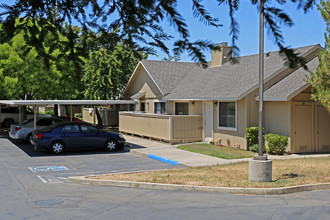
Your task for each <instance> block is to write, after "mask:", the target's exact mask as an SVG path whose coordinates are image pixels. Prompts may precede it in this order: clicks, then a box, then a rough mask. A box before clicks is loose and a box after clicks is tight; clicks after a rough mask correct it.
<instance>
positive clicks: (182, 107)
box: [175, 102, 189, 115]
mask: <svg viewBox="0 0 330 220" xmlns="http://www.w3.org/2000/svg"><path fill="white" fill-rule="evenodd" d="M175 114H176V115H189V103H184V102H176V103H175Z"/></svg>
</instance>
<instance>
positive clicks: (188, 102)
mask: <svg viewBox="0 0 330 220" xmlns="http://www.w3.org/2000/svg"><path fill="white" fill-rule="evenodd" d="M176 103H187V104H188V115H190V101H179V102H174V115H176V114H175V112H176V107H175V104H176Z"/></svg>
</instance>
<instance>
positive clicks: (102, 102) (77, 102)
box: [0, 100, 135, 129]
mask: <svg viewBox="0 0 330 220" xmlns="http://www.w3.org/2000/svg"><path fill="white" fill-rule="evenodd" d="M116 104H118V105H130V104H135V102H134V101H132V100H0V118H1V105H11V106H18V107H19V123H20V124H21V122H22V106H33V112H34V116H33V117H34V129H36V127H37V125H36V121H37V120H36V119H37V111H36V110H37V109H38V108H39V106H47V105H68V106H70V120H71V121H72V106H73V105H81V106H85V105H88V106H93V108H94V124H95V110H96V106H106V105H116ZM0 127H1V123H0Z"/></svg>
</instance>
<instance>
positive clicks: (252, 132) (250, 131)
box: [245, 127, 264, 147]
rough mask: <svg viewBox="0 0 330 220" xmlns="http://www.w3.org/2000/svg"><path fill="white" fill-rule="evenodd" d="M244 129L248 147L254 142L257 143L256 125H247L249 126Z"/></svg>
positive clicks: (257, 131) (257, 130) (257, 132)
mask: <svg viewBox="0 0 330 220" xmlns="http://www.w3.org/2000/svg"><path fill="white" fill-rule="evenodd" d="M245 131H246V133H245V139H246V142H247V145H248V146H249V147H250V146H253V145H254V144H258V142H259V140H258V137H259V128H258V127H249V128H246V130H245ZM263 133H264V132H263Z"/></svg>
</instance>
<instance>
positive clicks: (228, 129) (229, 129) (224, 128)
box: [217, 101, 238, 131]
mask: <svg viewBox="0 0 330 220" xmlns="http://www.w3.org/2000/svg"><path fill="white" fill-rule="evenodd" d="M221 102H235V128H231V127H220V126H219V124H220V113H219V112H220V109H219V108H220V103H221ZM217 112H218V113H217V114H218V121H217V124H218V129H219V130H226V131H237V112H238V109H237V101H218V108H217Z"/></svg>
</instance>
